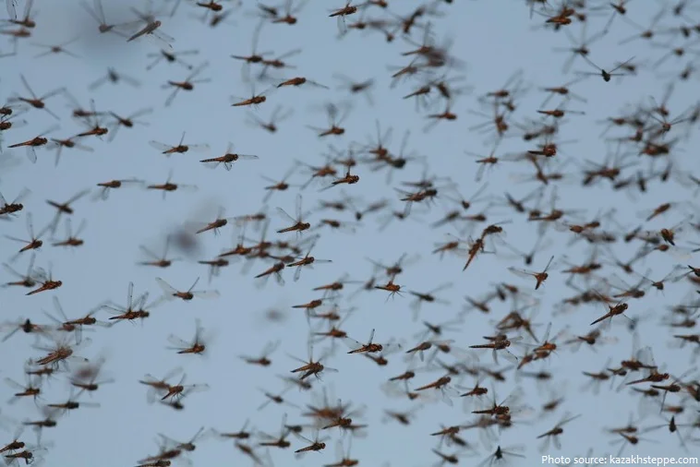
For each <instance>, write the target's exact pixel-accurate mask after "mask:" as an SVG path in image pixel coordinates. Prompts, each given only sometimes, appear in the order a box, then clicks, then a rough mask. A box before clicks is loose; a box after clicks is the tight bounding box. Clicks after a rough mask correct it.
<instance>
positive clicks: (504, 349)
mask: <svg viewBox="0 0 700 467" xmlns="http://www.w3.org/2000/svg"><path fill="white" fill-rule="evenodd" d="M484 339H486V340H488V341H490V342H489V343H488V344H477V345H470V346H469V348H470V349H491V351H492V352H491V354H492V357H493V361H494V363H495V364H497V365H498V355H499V354H500V355H502V356H503V358H505V359H506V360H508V361H509V362H511V363H517V362H518V357H516V356H515V355H514V354H513V353H512V352H511V351H510V350H508V347H510V346H511V344H512V343H515V342H520V341H521V340H522V336H518V337H512V338H510V337H508V336H506V335H505V334H499V335H497V336H484Z"/></svg>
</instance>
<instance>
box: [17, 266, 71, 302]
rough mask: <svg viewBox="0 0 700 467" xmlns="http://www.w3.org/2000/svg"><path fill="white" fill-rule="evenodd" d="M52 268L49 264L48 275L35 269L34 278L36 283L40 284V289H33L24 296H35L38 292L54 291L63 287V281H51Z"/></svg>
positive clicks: (41, 270)
mask: <svg viewBox="0 0 700 467" xmlns="http://www.w3.org/2000/svg"><path fill="white" fill-rule="evenodd" d="M52 268H53V267H52V265H51V263H49V271H48V273H47V272H46V271H44V270H43V269H41V268H37V270H36V277H37V281H38V282H39V283H41V287H39V288H38V289H34V290H32V291H31V292H27V293H26V294H25V295H35V294H38V293H39V292H45V291H47V290H56V289H57V288H59V287H61V286H62V285H63V281H55V280H53V275H52V273H51V270H52Z"/></svg>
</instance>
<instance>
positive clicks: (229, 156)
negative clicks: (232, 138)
mask: <svg viewBox="0 0 700 467" xmlns="http://www.w3.org/2000/svg"><path fill="white" fill-rule="evenodd" d="M254 159H259V157H258V156H255V155H253V154H239V153H236V152H233V143H228V146H227V147H226V152H225V153H224V155H223V156H219V157H214V158H210V159H203V160H201V161H199V162H202V163H204V164H206V165H205V167H208V168H210V169H215V168H217V167H218V166H219V165H221V164H223V165H224V168H225V169H226V170H231V169H232V168H233V164H234V163H236V162H238V161H239V160H244V161H245V160H254Z"/></svg>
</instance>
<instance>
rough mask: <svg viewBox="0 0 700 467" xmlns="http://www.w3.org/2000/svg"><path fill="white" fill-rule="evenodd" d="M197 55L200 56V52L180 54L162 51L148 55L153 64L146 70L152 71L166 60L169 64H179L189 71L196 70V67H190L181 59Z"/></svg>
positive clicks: (191, 51) (185, 51)
mask: <svg viewBox="0 0 700 467" xmlns="http://www.w3.org/2000/svg"><path fill="white" fill-rule="evenodd" d="M197 54H199V50H181V51H179V52H174V51H168V50H160V51H159V52H152V53H149V54H147V55H146V56H147V57H149V58H151V59H153V61H151V63H150V64H149V65H148V66H147V67H146V70H147V71H150V70H151V69H153V67H155V66H156V65H158V64H159V63H160V62H161V61H162V60H165V61H166V62H167V63H178V64H180V65H182V66H184V67H185V68H187V69H188V70H191V69H193V68H194V65H190V64H189V63H187V62H185V61H184V60H182V59H181V58H180V57H182V56H190V55H197Z"/></svg>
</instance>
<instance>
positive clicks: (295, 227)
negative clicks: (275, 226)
mask: <svg viewBox="0 0 700 467" xmlns="http://www.w3.org/2000/svg"><path fill="white" fill-rule="evenodd" d="M296 200H297V202H296V216H297V217H296V218H294V217H292V216H290V215H289V214H287V212H286V211H285V210H284V209H282V208H277V213H278V214H279V215H280V217H282V218H283V219H288V220H289V221H291V225H290V226H289V227H286V228H284V229H280V230H278V231H277V233H286V232H294V231H296V232H297V233H298V234H301V232H303V231H304V230H308V229H310V228H311V224H309V223H308V222H304V219H305V218H307V217H308V216H309V215H310V214H311V212H312V211H308V212H305V213H302V208H301V206H302V199H301V194H297V198H296Z"/></svg>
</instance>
